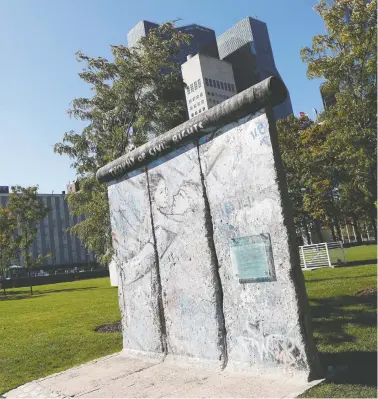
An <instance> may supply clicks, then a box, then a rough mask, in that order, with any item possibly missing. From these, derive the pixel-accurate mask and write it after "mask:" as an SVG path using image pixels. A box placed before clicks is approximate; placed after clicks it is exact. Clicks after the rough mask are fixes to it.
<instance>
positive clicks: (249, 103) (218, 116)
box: [96, 76, 287, 182]
mask: <svg viewBox="0 0 378 399" xmlns="http://www.w3.org/2000/svg"><path fill="white" fill-rule="evenodd" d="M286 97H287V89H286V87H285V85H284V83H283V82H282V81H281V80H280V79H278V78H276V77H273V76H271V77H269V78H267V79H265V80H263V81H262V82H260V83H258V84H256V85H254V86H252V87H250V88H248V89H247V90H244V91H243V92H241V93H239V94H237V95H235V96H234V97H231V98H230V99H229V100H227V101H224V102H222V103H221V104H219V105H217V106H215V107H213V108H211V109H209V110H208V111H206V112H204V113H203V114H200V115H198V116H197V117H195V118H193V119H190V120H188V121H187V122H184V123H182V124H181V125H179V126H176V127H175V128H173V129H171V130H169V131H168V132H166V133H163V134H162V135H160V136H158V137H156V138H154V139H153V140H151V141H149V142H148V143H146V144H144V145H142V146H140V147H138V148H136V149H135V150H133V151H130V152H128V153H127V154H125V155H122V156H121V157H119V158H118V159H116V160H114V161H112V162H110V163H108V164H107V165H105V166H103V167H102V168H100V169H99V170H98V171H97V174H96V176H97V179H98V180H99V181H100V182H109V181H112V180H114V179H117V178H120V177H122V176H124V175H125V174H126V173H130V172H132V171H133V170H135V169H138V168H141V167H142V166H145V165H147V164H148V163H150V162H152V161H154V160H156V159H158V158H161V157H162V156H164V155H166V154H168V153H170V152H172V151H173V150H175V149H177V148H180V147H182V146H184V145H185V144H187V143H188V142H190V141H193V140H195V139H198V138H200V137H202V136H204V135H206V134H208V133H210V132H212V131H214V130H216V129H218V128H219V127H221V126H224V125H226V124H228V123H231V122H235V121H237V120H238V119H240V118H242V117H244V116H246V115H249V114H252V113H255V112H257V111H259V110H260V109H262V108H264V107H266V106H270V107H274V106H276V105H279V104H281V103H282V102H283V101H285V99H286Z"/></svg>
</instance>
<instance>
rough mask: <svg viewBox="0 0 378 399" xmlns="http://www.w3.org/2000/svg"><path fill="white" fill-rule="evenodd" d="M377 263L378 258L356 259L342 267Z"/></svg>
mask: <svg viewBox="0 0 378 399" xmlns="http://www.w3.org/2000/svg"><path fill="white" fill-rule="evenodd" d="M374 264H375V265H376V264H377V259H366V260H354V261H352V262H347V264H346V265H344V266H340V267H351V266H365V265H374Z"/></svg>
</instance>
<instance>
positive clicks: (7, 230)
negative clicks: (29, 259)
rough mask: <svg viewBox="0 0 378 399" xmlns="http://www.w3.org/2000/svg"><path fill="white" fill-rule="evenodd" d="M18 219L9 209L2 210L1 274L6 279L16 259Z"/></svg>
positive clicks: (0, 239) (0, 221)
mask: <svg viewBox="0 0 378 399" xmlns="http://www.w3.org/2000/svg"><path fill="white" fill-rule="evenodd" d="M15 229H16V218H15V217H14V215H12V212H11V211H10V210H9V209H8V208H0V272H1V274H2V275H3V279H5V272H6V269H7V267H8V266H9V264H10V262H11V261H12V259H13V258H14V257H15V249H16V241H15ZM3 290H4V295H5V285H3Z"/></svg>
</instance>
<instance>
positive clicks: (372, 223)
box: [371, 217, 377, 241]
mask: <svg viewBox="0 0 378 399" xmlns="http://www.w3.org/2000/svg"><path fill="white" fill-rule="evenodd" d="M371 225H372V226H373V230H374V237H375V241H377V222H376V221H375V219H374V218H373V217H372V218H371Z"/></svg>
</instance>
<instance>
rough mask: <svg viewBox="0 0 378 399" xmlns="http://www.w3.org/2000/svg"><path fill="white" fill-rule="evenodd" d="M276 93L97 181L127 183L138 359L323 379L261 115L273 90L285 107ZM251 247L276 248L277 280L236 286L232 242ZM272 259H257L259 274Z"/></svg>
mask: <svg viewBox="0 0 378 399" xmlns="http://www.w3.org/2000/svg"><path fill="white" fill-rule="evenodd" d="M272 82H273V83H274V82H275V80H274V79H273V80H269V79H268V80H267V81H265V83H264V84H263V85H262V86H259V90H254V89H253V88H252V89H251V90H250V89H248V90H246V91H245V92H243V93H240V94H238V95H237V96H234V97H233V98H232V99H230V100H228V101H225V102H224V103H222V104H220V105H218V106H217V107H214V109H213V110H211V112H210V111H209V112H210V113H207V112H206V113H204V115H202V116H201V118H194V120H192V121H190V123H192V125H190V126H189V122H188V123H186V124H183V125H181V127H178V128H175V129H173V130H171V131H170V132H167V133H166V134H164V135H162V136H160V137H159V138H156V139H155V140H153V141H151V142H150V143H147V144H146V145H145V146H142V147H140V148H138V149H136V150H133V151H131V152H130V153H129V154H128V155H125V156H124V157H121V158H120V159H118V160H116V161H114V162H113V163H111V164H109V165H107V166H106V167H104V168H102V169H101V170H100V171H99V178H100V179H101V180H104V181H108V179H110V178H111V177H112V176H113V177H114V176H120V175H122V173H125V171H127V173H128V174H126V175H125V176H123V177H122V178H121V180H118V181H114V180H113V181H112V182H111V184H110V187H109V199H110V211H111V216H112V226H113V241H114V246H115V249H116V255H115V259H116V261H117V270H119V273H120V274H119V293H120V306H121V312H122V315H123V334H124V351H125V352H127V354H128V355H129V356H130V355H132V356H144V357H146V356H150V357H151V356H152V357H156V358H159V357H160V358H163V357H164V356H167V355H168V356H170V357H171V356H175V359H176V360H181V361H186V360H187V359H192V360H193V359H197V360H199V359H201V361H208V362H209V363H211V365H212V366H220V367H222V368H224V367H227V369H228V370H231V369H244V368H247V369H248V370H249V371H250V372H254V373H256V374H258V375H261V376H262V375H265V376H272V375H273V374H278V375H281V376H284V378H287V376H288V375H295V376H296V377H298V378H299V377H300V378H303V379H314V378H317V377H318V376H320V375H321V369H320V366H319V360H318V357H317V352H316V348H315V345H314V342H313V338H312V331H311V327H310V320H309V315H308V300H307V296H306V290H305V286H304V279H303V275H302V272H301V269H300V265H299V258H298V254H297V248H296V243H295V231H294V227H293V220H292V216H291V214H290V204H289V202H288V198H287V189H286V186H285V177H284V175H283V168H282V165H281V159H280V156H279V151H278V146H277V137H276V131H275V123H274V120H273V119H272V118H270V117H267V115H270V114H271V113H272V111H271V108H269V106H267V107H266V109H265V110H263V109H261V105H262V104H265V103H264V98H265V99H268V100H267V101H266V104H268V105H269V103H272V102H274V101H275V100H274V96H273V97H272V93H274V91H275V90H276V89H277V93H278V94H277V96H278V97H279V98H281V97H282V96H281V95H282V90H281V89H282V86H281V85H278V86H276V85H275V84H273V85H271V86H270V83H272ZM275 87H276V89H275ZM261 93H263V94H261ZM264 93H265V94H264ZM257 94H258V95H257ZM259 96H260V97H259ZM264 96H265V97H264ZM259 107H260V108H259ZM256 109H259V110H260V111H259V112H258V113H257V114H256V113H255V112H254V113H251V112H252V111H256ZM248 110H250V111H251V112H250V113H248V112H247V111H248ZM217 118H218V119H217ZM270 121H272V123H270ZM193 124H194V125H193ZM164 140H165V141H164ZM147 153H148V155H147ZM147 160H152V161H151V162H149V163H148V162H147ZM146 162H147V163H146ZM141 164H142V165H144V166H143V169H135V167H136V165H141ZM250 236H255V238H254V239H256V237H257V238H258V239H263V238H264V239H266V238H267V239H268V241H269V240H270V241H269V242H270V243H271V248H270V246H268V247H266V246H265V244H263V245H264V248H268V249H267V252H266V253H268V252H269V259H272V262H270V261H269V262H270V264H273V266H272V268H271V276H270V277H269V279H270V280H271V281H266V282H261V281H259V282H256V281H254V282H253V281H249V282H248V283H246V282H245V281H239V280H237V279H236V278H235V274H234V270H233V266H232V264H231V256H230V243H231V241H232V240H233V239H239V238H245V237H250ZM258 245H259V244H258ZM251 248H252V247H249V249H251ZM254 248H257V247H256V246H255V247H254ZM252 250H253V248H252ZM270 254H271V256H270ZM263 255H264V254H263ZM263 255H259V256H260V258H259V257H258V256H256V253H254V255H248V259H247V260H248V265H249V268H250V269H252V271H254V270H255V269H256V268H257V267H260V266H259V265H258V263H259V259H262V258H261V257H262V256H263Z"/></svg>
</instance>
